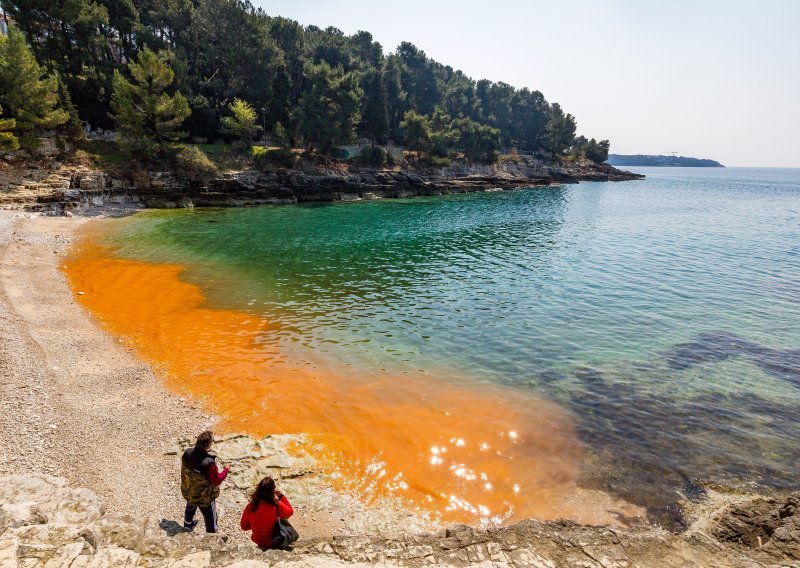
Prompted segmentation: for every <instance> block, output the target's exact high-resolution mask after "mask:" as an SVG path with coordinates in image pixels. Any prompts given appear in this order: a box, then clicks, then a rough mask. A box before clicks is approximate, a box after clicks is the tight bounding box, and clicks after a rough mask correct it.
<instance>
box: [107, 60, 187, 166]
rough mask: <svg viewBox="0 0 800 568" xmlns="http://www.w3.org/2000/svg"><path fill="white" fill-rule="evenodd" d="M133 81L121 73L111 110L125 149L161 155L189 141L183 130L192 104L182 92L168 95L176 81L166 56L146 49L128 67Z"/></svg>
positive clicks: (115, 82)
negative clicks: (174, 144)
mask: <svg viewBox="0 0 800 568" xmlns="http://www.w3.org/2000/svg"><path fill="white" fill-rule="evenodd" d="M128 70H129V71H130V74H131V77H132V78H133V81H128V80H127V79H126V78H125V77H123V76H122V74H121V73H120V72H119V71H115V72H114V79H113V81H112V86H113V94H112V96H111V110H112V111H113V114H112V116H113V118H114V121H115V122H116V124H117V129H118V133H119V135H120V136H121V138H122V142H123V144H124V145H127V146H128V147H129V149H132V150H142V151H148V152H149V151H152V149H153V145H154V144H155V145H157V146H158V150H159V152H162V153H163V151H164V145H165V144H167V143H170V142H175V141H177V140H180V139H182V138H185V137H186V133H185V132H181V131H180V130H179V129H180V127H181V125H182V124H183V121H184V120H186V118H187V117H188V116H189V115H190V114H191V112H192V111H191V109H190V108H189V103H188V102H187V101H186V98H185V97H184V96H183V95H181V94H180V93H179V92H177V93H175V94H174V95H169V94H167V92H166V90H167V88H168V87H169V86H170V85H171V84H172V81H173V79H174V77H175V74H174V73H173V71H172V69H170V67H169V65H168V64H167V62H166V61H165V60H164V58H163V57H162V56H159V55H157V54H156V53H154V52H153V51H151V50H150V49H147V48H145V49H144V50H143V51H141V52H140V53H139V57H138V59H137V61H136V62H131V63H129V64H128Z"/></svg>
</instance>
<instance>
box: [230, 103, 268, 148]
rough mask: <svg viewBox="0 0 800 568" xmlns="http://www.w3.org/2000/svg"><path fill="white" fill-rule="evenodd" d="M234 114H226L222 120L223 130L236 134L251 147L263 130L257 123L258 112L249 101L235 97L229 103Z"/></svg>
mask: <svg viewBox="0 0 800 568" xmlns="http://www.w3.org/2000/svg"><path fill="white" fill-rule="evenodd" d="M228 107H229V108H230V111H231V113H232V114H233V116H225V117H223V118H222V120H221V121H220V123H221V125H222V132H224V133H225V134H231V135H233V136H236V137H237V138H238V139H239V140H241V141H242V143H244V145H245V146H246V147H247V148H249V147H250V146H252V145H253V138H255V135H256V134H257V133H258V131H259V130H261V127H260V126H258V125H257V124H256V121H257V120H258V114H257V113H256V111H255V109H254V108H253V107H252V106H251V105H250V103H248V102H247V101H243V100H242V99H233V102H232V103H231V104H230V105H228Z"/></svg>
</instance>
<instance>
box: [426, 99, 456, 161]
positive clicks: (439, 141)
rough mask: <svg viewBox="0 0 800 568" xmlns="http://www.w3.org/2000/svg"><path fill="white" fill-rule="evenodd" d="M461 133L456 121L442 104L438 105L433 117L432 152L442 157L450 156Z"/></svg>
mask: <svg viewBox="0 0 800 568" xmlns="http://www.w3.org/2000/svg"><path fill="white" fill-rule="evenodd" d="M459 137H460V133H459V131H458V128H457V126H456V123H455V121H454V120H453V119H452V118H451V117H450V114H449V113H448V112H447V111H446V110H445V109H444V108H443V107H441V106H437V107H436V109H434V111H433V117H431V137H430V153H431V155H433V156H438V157H440V158H448V157H450V153H451V151H452V150H453V148H454V147H455V145H456V143H457V142H458V140H459Z"/></svg>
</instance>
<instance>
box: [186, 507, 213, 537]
mask: <svg viewBox="0 0 800 568" xmlns="http://www.w3.org/2000/svg"><path fill="white" fill-rule="evenodd" d="M197 509H200V512H201V513H202V514H203V520H204V521H205V522H206V532H207V533H215V532H217V504H216V503H215V502H214V501H212V502H211V505H210V506H208V507H197V506H195V505H190V504H189V503H186V512H184V514H183V526H184V527H186V528H189V527H190V526H191V524H192V521H193V520H194V515H195V513H197Z"/></svg>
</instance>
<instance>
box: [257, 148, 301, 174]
mask: <svg viewBox="0 0 800 568" xmlns="http://www.w3.org/2000/svg"><path fill="white" fill-rule="evenodd" d="M254 150H255V148H254ZM259 150H260V151H258V152H253V154H254V156H253V162H254V164H255V166H256V168H258V169H259V170H270V169H273V168H276V167H277V168H287V169H291V168H294V166H295V164H296V163H297V156H296V155H295V154H294V153H293V152H292V151H291V150H287V149H286V148H271V149H269V150H263V149H259Z"/></svg>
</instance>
